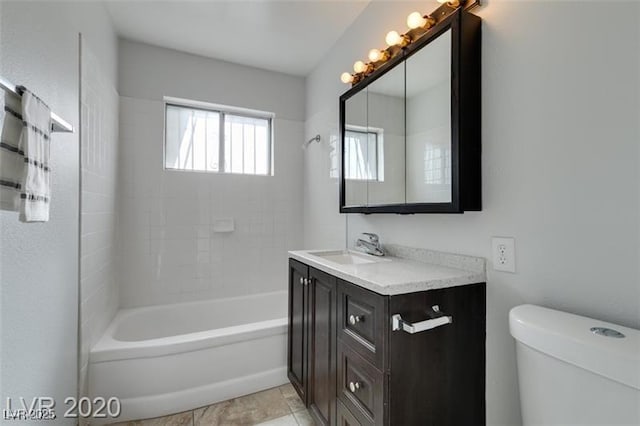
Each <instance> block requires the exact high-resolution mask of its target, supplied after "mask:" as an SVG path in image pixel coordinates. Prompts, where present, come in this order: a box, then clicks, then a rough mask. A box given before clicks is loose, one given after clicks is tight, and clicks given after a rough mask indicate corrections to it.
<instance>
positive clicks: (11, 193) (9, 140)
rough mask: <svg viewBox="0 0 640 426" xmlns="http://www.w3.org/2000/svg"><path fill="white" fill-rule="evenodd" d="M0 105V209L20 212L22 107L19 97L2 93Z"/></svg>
mask: <svg viewBox="0 0 640 426" xmlns="http://www.w3.org/2000/svg"><path fill="white" fill-rule="evenodd" d="M0 99H1V100H2V101H3V102H2V103H3V104H2V105H0V121H1V122H2V133H0V209H2V210H9V211H16V212H17V211H20V193H21V191H22V183H23V182H22V179H23V174H24V152H23V151H22V149H20V147H19V145H20V136H21V135H22V115H21V114H20V113H19V111H22V105H20V102H21V101H20V97H18V96H16V95H14V94H13V93H10V92H4V98H0Z"/></svg>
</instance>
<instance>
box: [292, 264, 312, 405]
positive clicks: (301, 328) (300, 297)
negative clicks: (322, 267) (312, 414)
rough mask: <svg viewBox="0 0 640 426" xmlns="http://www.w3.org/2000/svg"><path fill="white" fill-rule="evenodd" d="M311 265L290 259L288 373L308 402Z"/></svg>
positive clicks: (301, 395)
mask: <svg viewBox="0 0 640 426" xmlns="http://www.w3.org/2000/svg"><path fill="white" fill-rule="evenodd" d="M308 270H309V268H308V267H307V266H306V265H304V264H302V263H300V262H297V261H295V260H293V259H289V336H288V349H287V376H288V377H289V380H290V381H291V384H292V385H293V387H294V388H295V390H296V391H297V392H298V395H300V398H301V399H302V401H304V403H305V405H307V404H308V399H307V393H308V392H307V391H308V389H307V386H308V385H307V377H308V359H309V353H308V352H309V351H308V346H309V321H308V312H309V310H308V309H309V290H308V288H309V285H308V275H309V274H308Z"/></svg>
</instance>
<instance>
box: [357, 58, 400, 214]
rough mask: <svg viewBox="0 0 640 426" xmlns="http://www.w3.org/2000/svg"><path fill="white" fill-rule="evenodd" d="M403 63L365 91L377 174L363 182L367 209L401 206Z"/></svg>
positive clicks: (370, 147)
mask: <svg viewBox="0 0 640 426" xmlns="http://www.w3.org/2000/svg"><path fill="white" fill-rule="evenodd" d="M404 67H405V64H404V62H402V63H400V64H399V65H397V66H395V67H394V68H393V69H391V70H389V71H388V72H387V73H385V74H384V75H383V76H382V77H380V78H378V79H377V80H375V81H374V82H373V83H371V84H370V85H369V86H368V87H367V91H368V95H367V105H368V123H367V128H368V134H369V138H370V139H373V140H375V141H376V142H375V143H372V144H371V143H370V144H369V153H370V157H373V156H371V151H372V150H373V151H374V153H375V154H376V155H375V159H376V163H375V165H374V166H375V167H376V168H377V171H378V172H377V174H376V176H375V177H374V178H373V179H369V180H367V182H366V184H367V194H368V197H367V200H368V203H367V205H370V206H373V205H384V204H403V203H404V202H405V172H404V170H405V164H404V163H405V137H404V135H405V124H404V114H405V101H404Z"/></svg>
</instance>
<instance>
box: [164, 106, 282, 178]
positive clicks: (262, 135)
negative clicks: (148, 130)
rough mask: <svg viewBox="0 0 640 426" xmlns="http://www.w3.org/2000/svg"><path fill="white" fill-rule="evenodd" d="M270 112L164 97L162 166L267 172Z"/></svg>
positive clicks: (270, 147)
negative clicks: (163, 158) (178, 100)
mask: <svg viewBox="0 0 640 426" xmlns="http://www.w3.org/2000/svg"><path fill="white" fill-rule="evenodd" d="M272 121H273V114H269V113H264V112H259V111H249V110H244V109H238V108H231V107H224V106H220V105H211V104H206V103H203V102H190V101H181V102H176V100H174V99H170V98H166V99H165V169H171V170H188V171H199V172H213V173H240V174H247V175H272V174H273V166H272V164H273V161H272V152H273V147H272Z"/></svg>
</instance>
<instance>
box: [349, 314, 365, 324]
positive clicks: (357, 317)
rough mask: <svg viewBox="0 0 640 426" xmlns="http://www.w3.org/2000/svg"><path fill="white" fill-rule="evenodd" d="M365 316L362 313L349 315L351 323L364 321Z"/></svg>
mask: <svg viewBox="0 0 640 426" xmlns="http://www.w3.org/2000/svg"><path fill="white" fill-rule="evenodd" d="M363 320H364V317H363V316H361V315H349V324H351V325H356V324H357V323H359V322H362V321H363Z"/></svg>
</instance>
